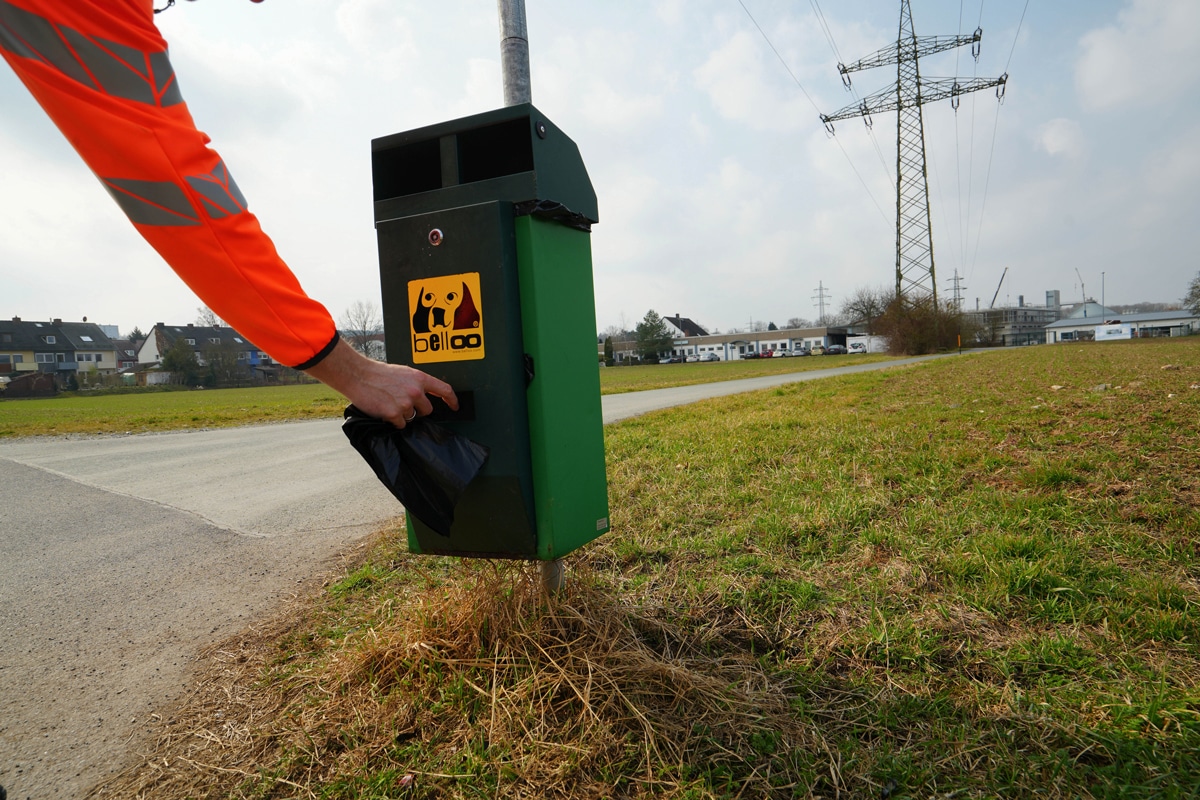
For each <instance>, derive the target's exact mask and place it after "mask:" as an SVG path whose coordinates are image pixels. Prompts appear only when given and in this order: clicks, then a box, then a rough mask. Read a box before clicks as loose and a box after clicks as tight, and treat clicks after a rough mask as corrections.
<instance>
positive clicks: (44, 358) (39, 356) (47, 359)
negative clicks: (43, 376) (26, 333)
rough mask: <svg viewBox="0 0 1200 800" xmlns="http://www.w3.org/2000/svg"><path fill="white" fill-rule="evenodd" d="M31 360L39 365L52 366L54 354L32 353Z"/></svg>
mask: <svg viewBox="0 0 1200 800" xmlns="http://www.w3.org/2000/svg"><path fill="white" fill-rule="evenodd" d="M33 360H34V361H36V362H37V363H39V364H53V363H54V353H34V354H33Z"/></svg>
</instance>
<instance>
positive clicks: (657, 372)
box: [600, 354, 892, 394]
mask: <svg viewBox="0 0 1200 800" xmlns="http://www.w3.org/2000/svg"><path fill="white" fill-rule="evenodd" d="M889 360H892V356H886V355H876V354H871V355H867V354H862V355H858V354H856V355H852V356H851V355H843V356H801V357H795V356H793V357H788V358H754V359H747V360H741V359H738V360H735V361H706V362H700V363H694V364H639V365H637V366H632V367H603V368H601V370H600V393H601V394H622V393H624V392H642V391H647V390H650V389H668V388H670V387H672V386H694V385H696V384H701V383H720V382H722V381H736V380H741V379H743V378H760V377H763V376H765V375H783V374H787V373H790V372H810V371H812V370H818V369H833V368H835V367H844V366H847V365H850V364H866V363H870V362H877V361H889Z"/></svg>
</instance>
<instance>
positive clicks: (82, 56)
mask: <svg viewBox="0 0 1200 800" xmlns="http://www.w3.org/2000/svg"><path fill="white" fill-rule="evenodd" d="M64 38H65V39H66V44H69V45H70V47H67V46H66V44H64V42H63V40H64ZM0 47H4V48H5V49H7V50H10V51H11V52H13V53H15V54H17V55H19V56H24V57H26V58H35V59H38V60H40V61H42V62H43V63H46V64H49V65H50V66H52V67H54V68H55V69H57V70H59V71H60V72H62V73H63V74H64V75H66V76H67V77H69V78H71V79H72V80H74V81H77V82H79V83H82V84H84V85H85V86H87V87H88V88H90V89H96V88H99V89H101V90H102V91H104V92H105V93H107V94H110V95H112V96H113V97H120V98H122V99H125V100H133V101H134V102H138V103H145V104H146V105H151V106H172V105H176V104H178V103H182V102H183V95H182V94H181V93H180V91H179V85H178V82H177V81H176V80H175V71H174V70H173V69H172V68H171V61H170V59H169V58H168V57H167V53H166V52H165V51H159V52H155V53H144V52H142V51H141V50H138V49H137V48H134V47H129V46H128V45H123V44H118V43H117V42H111V41H108V40H106V39H99V38H89V37H87V36H85V35H84V34H82V33H80V32H79V31H76V30H73V29H71V28H68V27H66V26H65V25H59V26H55V25H54V24H52V23H51V22H49V21H48V20H46V19H45V18H43V17H39V16H37V15H36V14H32V13H30V12H28V11H24V10H22V9H19V8H17V7H16V6H14V5H12V4H11V3H8V2H5V0H0ZM72 50H73V51H74V52H72ZM97 83H98V84H99V86H97Z"/></svg>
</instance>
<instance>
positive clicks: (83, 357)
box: [75, 353, 92, 361]
mask: <svg viewBox="0 0 1200 800" xmlns="http://www.w3.org/2000/svg"><path fill="white" fill-rule="evenodd" d="M75 360H76V361H91V360H92V354H91V353H79V354H77V355H76V356H75Z"/></svg>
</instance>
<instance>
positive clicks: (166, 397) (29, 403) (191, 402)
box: [0, 384, 346, 439]
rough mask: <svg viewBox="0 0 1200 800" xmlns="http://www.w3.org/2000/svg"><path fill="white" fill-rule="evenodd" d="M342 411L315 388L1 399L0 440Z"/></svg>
mask: <svg viewBox="0 0 1200 800" xmlns="http://www.w3.org/2000/svg"><path fill="white" fill-rule="evenodd" d="M345 407H346V401H345V399H344V398H342V396H341V395H339V394H338V393H337V392H335V391H333V390H332V389H329V388H327V387H325V386H322V385H320V384H300V385H294V386H271V387H261V388H252V389H197V390H192V391H168V392H164V391H145V392H135V393H129V394H100V395H86V394H72V395H62V396H59V397H48V398H30V399H21V400H5V401H0V439H4V438H6V437H16V436H47V435H50V436H53V435H65V434H105V433H147V432H152V431H168V430H185V429H188V428H226V427H231V426H237V425H252V424H258V423H266V422H286V421H295V420H302V419H314V418H318V417H337V416H341V413H342V410H343V409H344V408H345Z"/></svg>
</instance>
